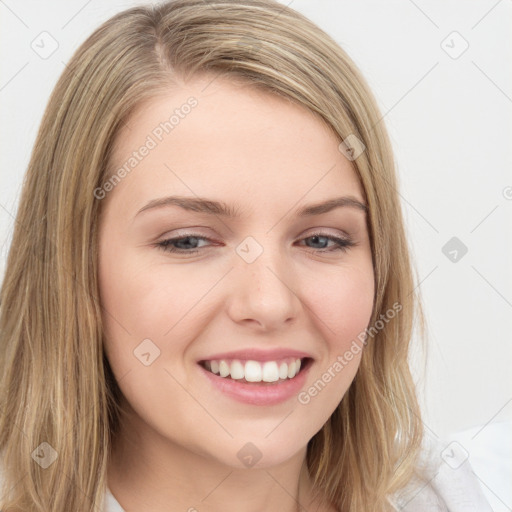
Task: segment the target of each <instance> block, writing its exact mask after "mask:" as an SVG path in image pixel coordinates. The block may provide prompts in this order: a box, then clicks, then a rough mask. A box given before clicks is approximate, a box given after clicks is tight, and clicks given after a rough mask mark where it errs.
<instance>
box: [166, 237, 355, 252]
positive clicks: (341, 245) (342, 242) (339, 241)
mask: <svg viewBox="0 0 512 512" xmlns="http://www.w3.org/2000/svg"><path fill="white" fill-rule="evenodd" d="M315 237H320V238H327V239H329V240H331V241H333V242H334V243H335V244H336V246H335V247H332V248H330V249H314V248H313V249H311V248H310V249H311V251H310V252H316V253H330V252H335V251H342V252H346V251H348V249H349V248H350V247H353V246H355V245H357V244H356V243H355V242H354V241H352V240H350V239H345V238H338V237H335V236H332V235H327V234H324V233H313V234H311V235H309V236H307V237H305V238H303V240H307V239H308V238H315ZM187 238H196V239H198V240H206V241H208V242H211V241H212V240H210V239H209V238H206V237H204V236H199V235H194V234H187V235H182V236H180V237H177V238H168V239H167V240H162V241H161V242H158V243H157V244H156V246H157V247H158V248H159V249H161V250H162V251H165V252H170V253H178V254H190V255H192V254H197V253H198V252H200V251H201V249H193V250H187V249H177V248H176V247H172V246H171V244H172V243H174V242H179V241H181V240H186V239H187Z"/></svg>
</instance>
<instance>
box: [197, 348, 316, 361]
mask: <svg viewBox="0 0 512 512" xmlns="http://www.w3.org/2000/svg"><path fill="white" fill-rule="evenodd" d="M285 357H295V358H296V359H302V358H305V357H309V358H312V356H311V354H308V353H307V352H303V351H301V350H294V349H290V348H274V349H272V350H263V349H261V348H247V349H243V350H235V351H233V352H221V353H218V354H213V355H211V356H208V357H203V358H201V359H200V360H199V361H198V363H199V362H202V361H212V360H220V359H242V360H252V361H276V360H278V359H284V358H285Z"/></svg>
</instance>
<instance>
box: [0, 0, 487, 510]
mask: <svg viewBox="0 0 512 512" xmlns="http://www.w3.org/2000/svg"><path fill="white" fill-rule="evenodd" d="M380 117H381V116H380V113H379V111H378V109H377V107H376V104H375V101H374V99H373V97H372V95H371V93H370V91H369V89H368V87H367V85H366V83H365V81H364V79H363V78H362V77H361V75H360V73H359V72H358V70H357V68H356V66H355V65H354V63H353V62H352V61H351V60H350V59H349V58H348V56H347V55H346V54H345V52H344V51H343V50H342V49H340V48H339V47H338V46H337V45H336V43H335V42H334V41H333V40H332V39H331V38H329V37H328V36H327V35H326V34H325V33H323V32H322V31H321V30H320V29H319V28H317V27H316V26H314V25H313V24H312V23H311V22H309V21H308V20H307V19H305V18H304V17H303V16H301V15H300V14H298V13H296V12H295V11H293V10H292V9H289V8H287V7H285V6H283V5H281V4H278V3H275V2H273V1H271V0H243V1H221V0H219V1H213V2H209V3H204V2H203V1H199V0H178V1H174V2H169V3H165V4H162V5H160V6H158V7H140V8H134V9H129V10H127V11H124V12H122V13H120V14H118V15H116V16H114V17H113V18H112V19H110V20H108V21H107V22H106V23H104V24H103V25H102V26H101V27H100V28H98V29H97V30H96V31H95V32H94V33H93V34H92V35H91V36H90V37H89V38H88V40H87V41H86V42H85V43H84V44H83V45H82V46H81V47H80V48H79V49H78V51H77V52H76V54H75V55H74V56H73V58H72V59H71V62H70V63H69V64H68V65H67V67H66V70H65V71H64V73H63V75H62V77H61V78H60V80H59V82H58V84H57V86H56V88H55V91H54V93H53V95H52V97H51V99H50V102H49V104H48V107H47V110H46V113H45V116H44V118H43V121H42V125H41V128H40V131H39V135H38V138H37V140H36V144H35V148H34V151H33V154H32V158H31V162H30V164H29V169H28V172H27V177H26V182H25V185H24V189H23V193H22V198H21V202H20V207H19V212H18V215H17V222H16V227H15V232H14V235H13V241H12V245H11V249H10V253H9V258H8V263H7V271H6V278H5V280H4V283H3V288H2V295H1V304H2V310H1V317H0V329H1V343H2V374H1V375H2V407H3V410H4V415H3V416H2V425H1V428H0V432H1V437H0V450H2V461H3V467H4V470H3V478H4V488H3V495H2V501H1V502H0V508H1V509H2V510H6V511H8V510H45V511H52V512H57V511H59V512H64V511H69V510H80V511H85V510H87V511H89V510H90V511H92V510H95V509H102V507H104V509H105V510H108V511H110V512H112V511H114V510H125V511H126V512H131V511H132V510H152V511H154V512H159V511H164V510H165V511H169V510H171V511H174V510H196V509H197V510H221V509H222V510H230V509H233V510H234V509H237V510H246V509H247V510H248V509H250V510H283V511H290V512H291V511H295V510H302V509H305V510H321V511H334V510H339V511H343V512H345V511H349V510H350V511H358V512H359V511H361V512H362V511H369V510H379V511H392V510H415V511H418V510H453V511H460V512H462V511H463V510H470V509H467V508H464V504H460V503H458V502H457V497H456V496H455V495H454V494H453V489H452V490H451V491H448V492H447V491H444V490H443V489H444V487H443V485H445V483H446V482H449V487H454V486H456V485H459V487H460V486H462V488H464V489H465V491H467V493H468V494H467V496H470V498H471V500H470V501H471V503H472V506H473V505H475V506H476V505H479V506H480V508H479V510H485V507H486V506H487V505H486V503H485V500H484V499H483V497H482V495H481V493H480V491H479V490H478V484H476V486H474V481H471V482H469V478H468V476H467V475H469V474H470V471H469V464H468V463H466V464H465V465H464V466H465V469H464V468H461V470H460V472H459V473H454V475H456V477H455V476H453V475H451V474H450V473H447V472H446V468H445V466H442V462H441V461H440V460H439V461H438V462H437V465H436V461H434V467H433V468H431V467H427V466H425V465H424V461H423V458H421V457H420V455H421V448H422V441H425V442H426V441H427V439H426V438H425V437H424V432H423V427H422V423H421V420H420V411H419V408H418V403H417V399H416V396H415V390H414V386H413V382H412V378H411V374H410V370H409V367H408V361H407V357H408V348H409V341H410V338H411V330H412V326H413V317H414V316H415V315H417V316H418V318H419V319H421V309H420V307H419V303H418V301H417V299H416V297H415V295H414V292H413V290H414V284H413V279H412V273H411V265H410V262H409V256H408V249H407V243H406V240H405V237H404V229H403V223H402V217H401V211H400V204H399V201H398V195H397V192H396V180H395V170H394V162H393V157H392V152H391V148H390V144H389V141H388V137H387V135H386V131H385V128H384V126H383V123H382V122H379V120H380ZM190 243H192V246H190ZM438 458H439V457H438ZM440 464H441V466H440ZM437 475H439V476H442V477H443V478H442V479H441V481H440V482H438V485H436V476H437ZM461 475H462V476H464V478H462V479H461ZM457 479H458V480H459V481H460V482H459V483H457ZM455 494H457V492H455ZM471 510H473V509H471Z"/></svg>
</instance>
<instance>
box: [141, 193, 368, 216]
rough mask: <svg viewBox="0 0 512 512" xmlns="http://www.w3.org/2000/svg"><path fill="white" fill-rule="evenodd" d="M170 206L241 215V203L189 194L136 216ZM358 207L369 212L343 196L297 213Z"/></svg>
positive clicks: (156, 202)
mask: <svg viewBox="0 0 512 512" xmlns="http://www.w3.org/2000/svg"><path fill="white" fill-rule="evenodd" d="M168 206H178V207H179V208H182V209H184V210H187V211H192V212H198V213H206V214H209V215H221V216H224V217H229V218H239V217H240V210H241V208H240V205H233V206H231V205H228V204H226V203H224V202H222V201H216V200H214V199H206V198H202V197H187V196H167V197H161V198H158V199H153V200H151V201H149V202H148V203H147V204H146V205H145V206H143V207H142V208H141V209H140V210H139V211H138V212H137V213H136V214H135V216H137V215H139V214H140V213H142V212H144V211H147V210H152V209H155V208H164V207H168ZM343 207H348V208H356V209H358V210H361V211H364V212H367V211H368V207H367V205H366V204H365V203H364V202H362V201H360V200H359V199H357V198H356V197H354V196H341V197H334V198H331V199H327V200H326V201H322V202H320V203H314V204H309V205H306V206H302V207H301V208H299V209H298V210H297V211H295V215H296V216H297V217H310V216H313V215H321V214H323V213H327V212H330V211H332V210H334V209H336V208H343Z"/></svg>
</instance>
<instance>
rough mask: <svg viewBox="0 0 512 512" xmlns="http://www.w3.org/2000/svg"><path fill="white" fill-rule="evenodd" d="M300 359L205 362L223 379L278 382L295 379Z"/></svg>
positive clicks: (207, 367)
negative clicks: (261, 361)
mask: <svg viewBox="0 0 512 512" xmlns="http://www.w3.org/2000/svg"><path fill="white" fill-rule="evenodd" d="M300 363H301V360H300V359H293V358H288V359H287V360H281V361H265V362H264V363H260V362H259V361H253V360H249V361H240V360H239V359H234V360H230V361H228V360H225V359H220V360H218V361H215V360H211V361H205V367H206V369H208V370H210V371H211V372H212V373H215V374H217V375H220V376H221V377H229V376H230V377H231V378H232V379H236V380H239V379H244V378H245V380H246V381H248V382H262V381H263V382H276V381H277V380H279V379H293V377H295V375H297V374H298V373H299V370H300Z"/></svg>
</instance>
